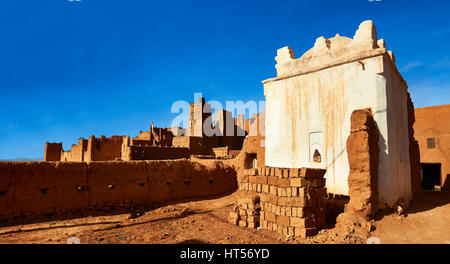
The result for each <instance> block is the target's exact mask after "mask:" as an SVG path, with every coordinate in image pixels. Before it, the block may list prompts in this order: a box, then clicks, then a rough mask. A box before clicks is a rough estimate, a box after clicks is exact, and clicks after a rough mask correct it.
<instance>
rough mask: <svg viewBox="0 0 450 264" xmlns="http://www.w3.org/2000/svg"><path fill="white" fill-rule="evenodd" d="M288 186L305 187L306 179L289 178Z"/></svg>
mask: <svg viewBox="0 0 450 264" xmlns="http://www.w3.org/2000/svg"><path fill="white" fill-rule="evenodd" d="M289 182H290V186H292V187H305V186H306V179H304V178H291V179H289Z"/></svg>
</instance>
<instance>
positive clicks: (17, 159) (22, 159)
mask: <svg viewBox="0 0 450 264" xmlns="http://www.w3.org/2000/svg"><path fill="white" fill-rule="evenodd" d="M42 160H43V158H35V159H29V158H15V159H0V161H42Z"/></svg>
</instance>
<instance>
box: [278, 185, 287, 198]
mask: <svg viewBox="0 0 450 264" xmlns="http://www.w3.org/2000/svg"><path fill="white" fill-rule="evenodd" d="M277 191H278V196H279V197H286V189H285V188H280V187H278V190H277Z"/></svg>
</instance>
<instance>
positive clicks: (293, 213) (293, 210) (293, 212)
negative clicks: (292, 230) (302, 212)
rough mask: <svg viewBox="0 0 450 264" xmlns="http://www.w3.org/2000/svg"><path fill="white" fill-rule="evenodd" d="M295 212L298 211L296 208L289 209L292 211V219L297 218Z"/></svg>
mask: <svg viewBox="0 0 450 264" xmlns="http://www.w3.org/2000/svg"><path fill="white" fill-rule="evenodd" d="M297 210H298V208H297V207H291V211H292V215H291V216H292V217H297V216H298V214H297Z"/></svg>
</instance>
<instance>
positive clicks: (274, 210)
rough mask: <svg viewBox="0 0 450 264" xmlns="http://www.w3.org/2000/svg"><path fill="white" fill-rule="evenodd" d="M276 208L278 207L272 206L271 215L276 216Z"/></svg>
mask: <svg viewBox="0 0 450 264" xmlns="http://www.w3.org/2000/svg"><path fill="white" fill-rule="evenodd" d="M277 207H278V205H275V204H274V205H272V209H271V210H270V211H271V212H272V213H274V214H277Z"/></svg>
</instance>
